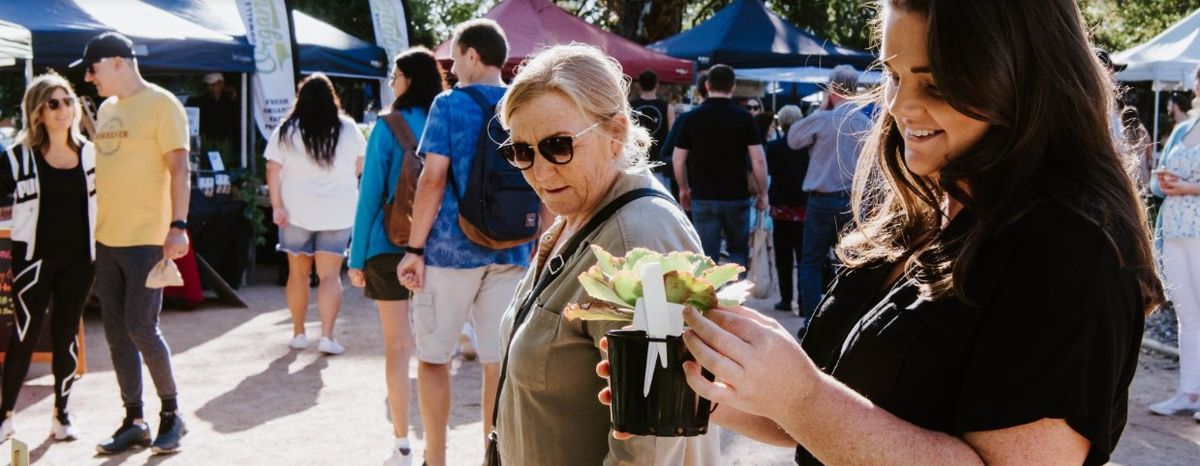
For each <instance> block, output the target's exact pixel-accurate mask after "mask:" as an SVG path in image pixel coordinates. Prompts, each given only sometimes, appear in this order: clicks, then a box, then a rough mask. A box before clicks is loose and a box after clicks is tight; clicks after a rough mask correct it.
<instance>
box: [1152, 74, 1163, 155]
mask: <svg viewBox="0 0 1200 466" xmlns="http://www.w3.org/2000/svg"><path fill="white" fill-rule="evenodd" d="M1155 84H1158V83H1155ZM1161 97H1162V91H1161V90H1159V89H1158V86H1154V151H1155V152H1158V113H1159V106H1158V105H1159V99H1160V98H1161Z"/></svg>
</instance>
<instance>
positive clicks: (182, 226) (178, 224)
mask: <svg viewBox="0 0 1200 466" xmlns="http://www.w3.org/2000/svg"><path fill="white" fill-rule="evenodd" d="M171 228H178V229H180V230H187V222H185V221H183V220H176V221H174V222H171Z"/></svg>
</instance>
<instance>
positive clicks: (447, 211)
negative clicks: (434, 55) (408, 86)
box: [417, 84, 533, 269]
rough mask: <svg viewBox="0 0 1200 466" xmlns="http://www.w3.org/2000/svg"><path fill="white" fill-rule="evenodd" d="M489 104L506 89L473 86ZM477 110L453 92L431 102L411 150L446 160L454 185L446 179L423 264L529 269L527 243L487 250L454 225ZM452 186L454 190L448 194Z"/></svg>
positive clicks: (475, 135)
mask: <svg viewBox="0 0 1200 466" xmlns="http://www.w3.org/2000/svg"><path fill="white" fill-rule="evenodd" d="M475 87H476V88H478V89H479V90H481V91H483V95H485V96H487V97H488V99H489V100H490V101H491V102H493V103H495V102H499V101H500V98H501V97H503V96H504V92H505V90H506V88H504V87H499V86H486V85H479V84H476V85H475ZM483 123H484V121H483V111H482V109H480V108H479V106H478V105H476V104H475V101H474V100H472V99H471V96H469V95H467V94H465V93H463V92H457V91H454V90H449V91H445V92H443V93H441V94H440V95H438V96H437V98H436V99H434V101H433V106H432V108H430V110H429V119H428V120H426V122H425V134H423V135H422V136H421V144H420V146H419V148H418V150H417V152H418V153H419V154H420V155H421V156H422V157H426V156H428V155H429V154H437V155H440V156H445V157H449V158H450V168H451V170H450V173H448V174H447V176H454V177H456V179H457V180H458V183H457V184H455V183H452V182H450V180H446V194H445V196H443V197H442V208H441V209H440V210H439V211H438V215H437V219H436V220H435V221H434V222H433V229H432V230H430V232H429V239H428V240H427V241H426V242H425V264H426V265H430V266H434V267H446V268H452V269H473V268H476V267H483V266H486V265H490V264H499V265H519V266H521V267H529V255H530V253H531V251H532V247H533V246H532V245H533V243H532V242H529V243H525V244H523V245H520V246H517V247H514V248H509V249H500V250H495V249H488V248H485V247H483V246H480V245H478V244H475V243H473V242H471V240H469V239H467V236H466V235H465V234H463V232H462V229H461V228H459V226H458V198H459V197H462V196H463V195H464V193H465V192H466V188H467V186H466V179H467V174H468V173H470V171H471V162H472V161H473V160H474V159H475V150H476V147H475V144H476V143H477V142H478V139H479V133H480V130H481V129H482V128H483ZM455 186H458V188H459V192H457V193H456V192H454V187H455Z"/></svg>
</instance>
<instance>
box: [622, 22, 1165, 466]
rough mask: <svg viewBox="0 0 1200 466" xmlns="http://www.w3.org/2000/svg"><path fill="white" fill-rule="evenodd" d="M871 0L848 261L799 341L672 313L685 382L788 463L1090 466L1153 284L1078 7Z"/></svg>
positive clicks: (719, 315)
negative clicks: (874, 67) (875, 58)
mask: <svg viewBox="0 0 1200 466" xmlns="http://www.w3.org/2000/svg"><path fill="white" fill-rule="evenodd" d="M881 3H882V5H881V10H880V17H879V22H878V31H879V32H878V34H879V35H878V37H879V38H880V39H881V45H882V50H881V53H880V55H879V56H880V57H881V58H882V61H883V64H884V68H885V70H886V71H885V80H884V84H883V86H882V89H881V91H880V92H879V94H878V95H877V102H878V103H879V104H880V105H881V109H883V110H886V111H881V112H879V114H878V116H877V117H876V121H875V126H874V128H873V129H872V131H871V134H870V140H869V142H868V144H867V146H866V149H865V150H864V153H863V154H862V157H860V158H859V165H858V169H857V173H856V176H855V182H854V189H853V199H854V202H853V205H854V209H853V211H854V222H853V224H852V225H851V227H850V228H849V229H848V233H847V235H846V236H845V237H844V238H842V240H841V242H840V243H839V245H838V253H839V255H840V256H841V258H842V261H843V263H844V264H845V266H846V270H845V271H844V272H842V273H841V274H839V276H838V277H837V279H836V280H835V282H834V283H833V285H832V286H831V288H830V290H829V292H828V294H827V296H826V297H825V299H824V300H823V301H822V302H821V304H820V306H819V309H818V311H817V313H816V315H815V316H814V317H813V319H812V322H811V323H810V325H809V327H808V331H807V334H806V335H805V336H804V340H803V343H802V344H798V343H797V342H796V341H795V340H794V339H793V338H792V336H791V335H790V334H789V332H788V331H787V330H786V329H784V328H783V327H782V326H781V325H779V324H778V323H777V322H775V321H774V320H773V319H770V318H767V317H764V316H763V315H762V314H759V313H757V312H755V311H753V310H750V309H746V308H723V309H716V310H711V311H709V312H708V313H706V314H705V316H700V315H699V314H697V313H696V312H694V311H692V310H688V311H686V312H685V320H686V322H687V324H688V326H689V327H690V330H688V331H687V332H685V334H684V339H685V341H686V343H687V345H688V347H689V348H690V349H691V351H692V353H693V354H694V355H695V356H696V362H688V363H685V364H684V370H685V372H686V373H687V376H688V382H689V384H690V385H691V386H692V387H694V388H695V389H696V391H697V392H698V393H699V394H701V395H702V396H704V397H706V398H708V399H710V400H712V401H714V402H716V403H719V407H718V408H717V409H716V412H715V413H714V414H713V419H714V421H715V422H717V423H718V424H721V425H723V426H726V427H729V428H733V429H735V430H738V431H741V432H743V433H745V434H747V435H750V436H752V437H755V438H758V439H760V440H762V441H765V442H771V443H776V444H779V445H790V446H796V447H797V454H796V460H797V462H798V463H800V464H818V463H830V464H877V463H889V464H935V463H936V464H981V463H982V464H992V463H1001V464H1081V463H1083V464H1103V463H1104V462H1105V461H1107V460H1108V457H1109V455H1110V454H1111V453H1112V451H1113V448H1115V446H1116V443H1117V440H1118V439H1119V437H1120V435H1121V431H1122V429H1123V428H1124V425H1125V420H1126V414H1127V411H1128V408H1127V403H1128V395H1129V391H1128V389H1129V383H1130V381H1131V380H1132V378H1133V374H1134V372H1135V371H1136V369H1137V360H1138V351H1139V344H1140V342H1141V336H1142V331H1143V325H1144V318H1145V315H1146V314H1147V313H1148V312H1150V311H1151V310H1153V309H1155V308H1156V307H1157V306H1158V305H1159V304H1160V303H1161V302H1162V301H1163V288H1162V285H1161V284H1160V282H1159V280H1158V277H1157V275H1156V273H1155V269H1154V262H1153V258H1152V253H1151V244H1150V234H1149V231H1148V228H1147V224H1146V221H1145V220H1146V219H1145V213H1144V211H1143V209H1142V208H1141V205H1140V202H1139V199H1138V196H1137V193H1136V191H1135V189H1134V184H1133V182H1132V180H1131V178H1130V176H1129V174H1128V173H1127V172H1126V171H1125V168H1124V163H1123V159H1124V156H1122V155H1121V154H1119V153H1118V150H1117V144H1115V142H1114V141H1113V136H1112V135H1111V133H1110V132H1109V129H1108V116H1109V115H1110V114H1111V113H1112V109H1113V108H1114V98H1113V95H1114V94H1115V93H1114V89H1113V84H1112V82H1111V81H1110V80H1109V78H1108V76H1107V74H1106V72H1105V71H1104V70H1103V69H1102V68H1101V66H1100V64H1099V62H1098V61H1097V59H1096V57H1095V56H1094V55H1093V54H1092V51H1091V49H1090V47H1089V45H1088V41H1087V36H1086V32H1085V29H1084V26H1083V23H1082V21H1081V19H1080V14H1079V10H1078V7H1077V6H1076V5H1075V2H1073V1H1071V0H912V1H904V0H885V1H883V2H881ZM700 367H704V368H707V369H708V370H710V371H712V373H714V374H715V375H716V378H717V380H718V381H719V382H717V383H714V382H710V381H708V380H706V379H705V378H704V377H702V376H701V372H700ZM599 369H601V370H602V371H604V370H607V367H601V368H599ZM603 396H606V394H602V397H603Z"/></svg>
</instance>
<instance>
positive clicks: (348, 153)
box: [264, 73, 366, 355]
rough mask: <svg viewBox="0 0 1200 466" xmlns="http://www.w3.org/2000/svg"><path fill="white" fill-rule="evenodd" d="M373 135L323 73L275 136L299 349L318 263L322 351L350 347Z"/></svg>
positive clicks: (282, 240) (270, 175)
mask: <svg viewBox="0 0 1200 466" xmlns="http://www.w3.org/2000/svg"><path fill="white" fill-rule="evenodd" d="M365 149H366V140H365V139H364V138H363V135H362V133H360V132H359V130H358V126H357V125H356V124H355V123H354V120H351V119H350V118H349V117H347V116H345V115H343V114H342V109H341V104H340V102H339V100H338V97H337V93H336V92H335V91H334V89H333V83H331V82H330V81H329V78H327V77H325V75H323V74H321V73H315V74H313V75H312V76H309V77H308V79H305V80H304V81H303V82H301V83H300V91H299V92H297V94H296V103H295V104H294V105H293V107H292V111H291V113H290V114H288V116H287V118H286V119H284V121H283V123H282V124H280V125H279V127H278V128H275V131H274V132H273V133H272V134H271V137H270V138H269V139H268V140H267V149H266V153H265V154H264V155H265V157H266V158H267V185H268V186H269V188H270V192H271V207H272V208H273V209H274V221H275V224H276V225H279V245H278V246H277V249H279V250H280V251H283V252H285V253H287V257H288V270H289V273H288V281H287V292H286V293H287V304H288V308H289V309H291V312H292V340H291V342H290V343H289V344H288V346H290V347H292V348H293V349H304V348H307V347H308V337H307V336H306V335H305V332H304V319H305V315H306V314H307V313H308V287H309V285H308V284H309V274H310V273H311V271H312V267H313V262H314V261H315V262H316V268H317V278H318V279H319V280H320V285H319V286H318V287H317V312H318V314H319V315H320V317H321V340H320V342H319V344H318V348H317V349H318V350H319V351H321V352H322V353H325V354H331V355H333V354H341V353H342V352H343V351H345V349H344V348H342V345H341V344H339V343H338V342H337V340H336V339H335V338H334V337H333V324H334V321H335V320H336V319H337V314H338V308H339V307H340V306H341V301H342V258H343V256H344V254H345V251H346V245H347V243H348V242H349V241H350V229H351V226H353V224H354V210H353V209H352V208H351V206H353V205H354V204H355V202H357V201H358V172H359V171H361V169H362V160H363V151H364V150H365Z"/></svg>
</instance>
